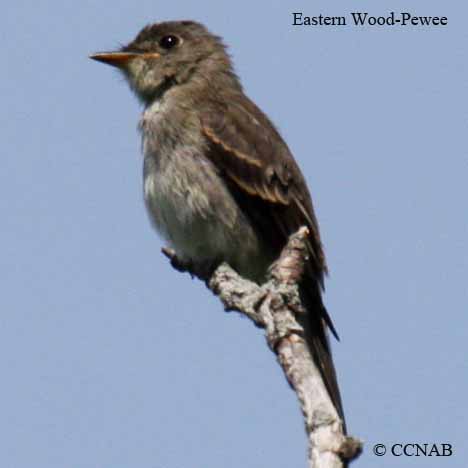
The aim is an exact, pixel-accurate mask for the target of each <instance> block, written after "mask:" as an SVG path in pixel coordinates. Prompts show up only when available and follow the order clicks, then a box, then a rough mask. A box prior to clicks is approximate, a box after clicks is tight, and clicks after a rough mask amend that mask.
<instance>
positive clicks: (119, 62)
mask: <svg viewBox="0 0 468 468" xmlns="http://www.w3.org/2000/svg"><path fill="white" fill-rule="evenodd" d="M90 58H92V59H94V60H97V61H99V62H103V63H106V64H108V65H112V66H114V67H117V68H119V69H120V70H121V71H122V72H123V73H124V75H125V77H126V78H127V80H128V82H129V84H130V87H131V88H132V89H133V90H134V91H135V93H136V95H137V96H138V97H139V98H140V99H141V100H142V101H143V102H144V103H145V104H149V103H151V102H152V101H153V100H155V99H157V98H159V97H160V96H162V95H163V94H164V92H165V91H167V90H168V89H169V88H171V87H172V86H175V85H180V84H184V83H187V82H189V81H198V82H200V84H202V82H204V83H205V84H206V85H210V81H212V80H213V78H216V76H217V75H224V76H225V78H230V79H233V80H234V81H236V80H237V78H236V77H235V75H234V73H233V71H232V66H231V61H230V59H229V56H228V54H227V53H226V50H225V47H224V45H223V43H222V41H221V39H220V38H219V37H218V36H215V35H213V34H211V33H210V32H209V31H208V30H207V29H206V28H205V26H203V25H201V24H200V23H196V22H194V21H168V22H163V23H156V24H152V25H149V26H146V27H145V28H143V29H142V30H141V31H140V32H139V33H138V35H137V37H136V38H135V39H134V40H133V41H132V42H130V43H129V44H128V45H126V46H124V47H122V48H121V49H120V50H118V51H115V52H99V53H96V54H93V55H91V57H90Z"/></svg>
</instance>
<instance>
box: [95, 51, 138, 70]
mask: <svg viewBox="0 0 468 468" xmlns="http://www.w3.org/2000/svg"><path fill="white" fill-rule="evenodd" d="M139 55H140V54H137V53H135V52H98V53H97V54H93V55H90V56H89V58H90V59H93V60H97V61H98V62H102V63H106V64H107V65H112V66H113V67H117V68H125V66H126V65H127V64H128V62H130V60H132V59H133V58H135V57H138V56H139Z"/></svg>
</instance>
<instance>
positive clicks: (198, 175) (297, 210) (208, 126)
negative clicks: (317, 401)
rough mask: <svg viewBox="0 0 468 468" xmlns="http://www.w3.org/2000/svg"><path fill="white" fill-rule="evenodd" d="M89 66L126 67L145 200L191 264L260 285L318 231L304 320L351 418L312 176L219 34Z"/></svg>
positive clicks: (150, 46) (125, 52) (128, 52)
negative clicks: (325, 294)
mask: <svg viewBox="0 0 468 468" xmlns="http://www.w3.org/2000/svg"><path fill="white" fill-rule="evenodd" d="M92 58H94V59H96V60H99V61H102V62H105V63H108V64H111V65H114V66H116V67H118V68H119V69H120V70H122V72H123V73H124V75H125V76H126V78H127V79H128V82H129V84H130V86H131V88H132V89H133V91H134V92H135V93H136V95H137V96H138V98H139V99H140V100H141V101H142V102H143V104H144V106H145V110H144V112H143V116H142V119H141V122H140V128H141V130H142V138H143V153H144V189H145V200H146V204H147V207H148V212H149V214H150V217H151V220H152V222H153V223H154V225H155V226H156V228H157V229H158V230H159V231H160V232H161V234H162V235H163V236H164V237H165V238H166V239H167V241H168V242H169V243H170V244H171V245H172V247H173V248H174V249H175V250H176V252H177V254H178V256H180V257H181V258H184V259H188V260H190V261H192V262H194V263H199V264H203V265H211V266H215V265H217V264H218V263H219V262H222V261H227V262H228V263H229V264H231V266H233V267H234V268H235V269H236V270H237V271H238V272H239V273H240V274H241V275H244V276H247V277H249V278H251V279H253V280H255V281H257V282H261V281H262V280H263V279H264V276H265V273H266V271H267V268H268V266H269V265H270V264H271V262H272V261H273V260H275V259H276V258H277V257H278V255H279V253H280V251H281V249H282V247H283V246H284V245H285V243H286V240H287V238H288V237H289V235H290V234H292V233H293V232H296V231H297V230H298V229H299V228H300V227H301V226H307V227H308V228H309V231H310V236H309V240H308V245H307V247H308V251H309V260H308V264H307V267H306V272H305V275H304V278H303V280H302V283H301V294H302V296H303V300H304V303H305V305H306V308H307V315H306V316H305V317H300V319H301V320H302V321H303V323H304V326H305V329H306V334H307V336H306V338H307V342H308V345H309V349H310V352H311V354H312V356H313V358H314V360H315V361H316V363H317V364H318V365H319V367H320V369H321V371H322V375H323V377H324V381H325V384H326V386H327V389H328V391H329V393H330V396H331V398H332V400H333V402H334V404H335V407H336V408H337V410H338V412H339V414H340V415H341V417H342V418H343V420H344V416H343V409H342V404H341V398H340V393H339V390H338V385H337V381H336V375H335V370H334V366H333V361H332V357H331V351H330V345H329V342H328V338H327V332H326V327H327V326H328V327H329V328H330V329H331V331H332V332H333V333H334V334H335V335H336V332H335V330H334V328H333V325H332V323H331V320H330V318H329V316H328V314H327V311H326V309H325V307H324V305H323V302H322V296H321V292H322V289H323V279H324V275H325V274H326V272H327V267H326V262H325V256H324V253H323V248H322V243H321V240H320V234H319V228H318V224H317V220H316V217H315V214H314V210H313V207H312V201H311V197H310V194H309V191H308V189H307V185H306V183H305V180H304V177H303V176H302V173H301V171H300V169H299V167H298V165H297V163H296V162H295V160H294V158H293V156H292V155H291V152H290V151H289V148H288V147H287V145H286V143H285V142H284V140H283V139H282V138H281V136H280V134H279V133H278V131H277V130H276V128H275V127H274V125H273V124H272V123H271V122H270V120H269V119H268V117H267V116H266V115H265V114H264V113H263V112H262V111H261V110H260V109H259V108H258V107H257V106H256V105H255V104H254V103H253V102H252V101H251V100H250V99H249V98H248V97H247V96H246V95H245V94H244V92H243V90H242V86H241V84H240V82H239V79H238V77H237V76H236V74H235V73H234V71H233V69H232V65H231V60H230V58H229V56H228V55H227V53H226V50H225V47H224V45H223V43H222V41H221V40H220V38H219V37H217V36H215V35H213V34H211V33H210V32H209V31H208V30H207V29H206V28H205V27H204V26H202V25H201V24H199V23H195V22H192V21H178V22H177V21H174V22H164V23H159V24H154V25H150V26H147V27H145V28H144V29H143V30H142V31H141V32H140V33H139V34H138V35H137V37H136V38H135V40H134V41H132V42H131V43H130V44H129V45H128V46H125V47H123V48H122V49H121V50H120V51H118V52H106V53H100V54H95V55H94V56H92Z"/></svg>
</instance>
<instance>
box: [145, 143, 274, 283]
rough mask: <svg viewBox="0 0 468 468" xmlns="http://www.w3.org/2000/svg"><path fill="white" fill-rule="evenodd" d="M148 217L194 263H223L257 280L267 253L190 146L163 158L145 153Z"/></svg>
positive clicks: (208, 166)
mask: <svg viewBox="0 0 468 468" xmlns="http://www.w3.org/2000/svg"><path fill="white" fill-rule="evenodd" d="M144 195H145V202H146V206H147V209H148V212H149V214H150V218H151V220H152V222H153V224H154V225H155V227H156V228H157V229H158V231H159V232H160V233H161V234H162V236H163V237H164V238H165V239H166V240H167V241H168V242H169V243H170V244H171V246H172V247H173V248H174V249H175V250H176V252H177V255H178V256H179V257H181V258H183V259H190V260H191V261H193V262H221V261H227V262H228V263H229V264H230V265H231V266H233V267H234V268H235V269H236V270H238V271H239V273H241V274H243V275H245V276H247V277H250V278H252V279H256V280H259V279H260V277H261V276H263V273H264V272H265V270H266V268H267V266H268V263H269V260H270V257H269V256H268V255H267V254H266V253H265V251H264V249H263V248H262V243H261V242H260V240H259V238H258V236H257V234H256V233H255V231H254V229H253V228H252V226H251V224H250V221H249V220H248V219H247V218H246V217H245V216H244V214H243V213H242V212H241V210H240V209H239V207H238V205H237V203H236V202H235V200H234V198H233V197H232V195H231V194H230V192H229V191H228V189H227V188H226V186H225V183H224V182H223V180H222V179H221V178H220V177H219V176H218V175H217V173H216V172H215V170H214V168H213V166H212V164H211V162H210V161H208V160H207V159H205V158H204V157H202V156H200V155H198V154H196V152H195V151H192V150H190V149H180V150H177V151H175V152H174V153H173V154H172V155H171V157H170V158H169V159H168V160H167V161H160V160H156V159H155V158H154V157H152V156H146V157H145V166H144Z"/></svg>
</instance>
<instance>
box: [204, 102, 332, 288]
mask: <svg viewBox="0 0 468 468" xmlns="http://www.w3.org/2000/svg"><path fill="white" fill-rule="evenodd" d="M236 97H237V99H233V100H232V102H228V103H223V105H222V106H223V107H221V105H219V104H218V105H217V106H216V107H213V108H212V109H209V110H207V111H206V112H204V113H202V130H203V133H204V135H205V136H206V138H207V141H208V142H209V150H208V157H209V158H210V159H211V161H212V162H213V163H214V165H215V166H216V167H217V169H218V170H219V171H220V173H221V174H222V175H223V176H224V177H225V179H227V180H228V182H230V185H231V186H233V190H234V192H236V193H235V194H236V195H237V196H238V198H239V199H240V200H238V201H240V203H241V204H242V205H243V206H242V208H243V209H244V210H245V211H246V212H247V214H250V215H251V217H253V218H254V219H255V221H256V224H257V225H258V224H260V227H261V229H263V234H264V236H265V237H266V239H267V240H268V241H269V242H270V243H271V244H272V247H273V248H276V249H281V248H282V247H283V246H284V244H285V242H286V240H287V238H288V237H289V235H291V234H292V233H293V232H296V231H297V230H298V229H299V228H300V227H301V226H307V227H308V229H309V231H310V236H309V240H308V250H309V256H310V267H311V269H312V270H313V275H314V277H315V278H316V280H317V281H318V282H319V284H320V285H323V275H324V274H325V273H326V263H325V256H324V253H323V248H322V244H321V241H320V234H319V229H318V224H317V221H316V218H315V215H314V211H313V208H312V202H311V199H310V195H309V191H308V189H307V186H306V184H305V181H304V178H303V177H302V174H301V172H300V169H299V167H298V166H297V164H296V162H295V160H294V158H293V157H292V155H291V153H290V151H289V149H288V147H287V145H286V144H285V143H284V141H283V139H282V138H281V136H280V135H279V133H278V132H277V130H276V129H275V128H274V126H273V125H272V124H271V122H270V121H269V119H268V118H267V117H266V116H265V115H264V114H263V113H262V112H261V111H260V110H259V109H258V108H257V107H256V106H255V104H254V103H253V102H251V101H250V100H249V99H248V98H246V97H245V96H243V95H242V96H241V97H239V96H236ZM260 218H261V219H260Z"/></svg>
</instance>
